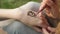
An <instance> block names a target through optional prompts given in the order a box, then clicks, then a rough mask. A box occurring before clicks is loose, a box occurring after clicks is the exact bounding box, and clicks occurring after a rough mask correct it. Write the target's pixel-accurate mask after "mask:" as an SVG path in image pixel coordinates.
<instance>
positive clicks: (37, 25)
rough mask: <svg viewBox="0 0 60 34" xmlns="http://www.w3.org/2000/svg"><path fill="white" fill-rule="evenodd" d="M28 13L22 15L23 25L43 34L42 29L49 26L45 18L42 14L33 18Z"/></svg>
mask: <svg viewBox="0 0 60 34" xmlns="http://www.w3.org/2000/svg"><path fill="white" fill-rule="evenodd" d="M27 13H28V12H22V13H21V15H20V18H19V19H18V20H20V21H21V22H22V23H23V24H25V25H27V26H29V27H31V28H33V29H34V30H36V31H38V32H41V31H42V27H44V28H46V27H48V26H49V24H48V22H47V20H46V19H45V16H44V15H43V14H42V13H39V15H37V16H36V17H31V16H29V15H27Z"/></svg>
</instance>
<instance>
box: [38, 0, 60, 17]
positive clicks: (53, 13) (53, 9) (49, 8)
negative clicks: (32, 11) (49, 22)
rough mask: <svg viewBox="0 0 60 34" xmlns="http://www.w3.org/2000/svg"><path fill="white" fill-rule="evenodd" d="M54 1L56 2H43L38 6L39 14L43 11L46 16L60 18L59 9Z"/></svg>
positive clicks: (50, 0)
mask: <svg viewBox="0 0 60 34" xmlns="http://www.w3.org/2000/svg"><path fill="white" fill-rule="evenodd" d="M56 1H57V0H43V2H42V3H41V6H40V9H39V12H41V11H43V10H44V9H45V11H46V14H47V16H49V17H52V18H58V17H60V16H59V14H60V12H59V8H58V4H57V2H56Z"/></svg>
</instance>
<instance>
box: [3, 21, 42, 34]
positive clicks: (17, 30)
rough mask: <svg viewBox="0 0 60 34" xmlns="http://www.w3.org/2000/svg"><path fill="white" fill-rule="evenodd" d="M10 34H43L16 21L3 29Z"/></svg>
mask: <svg viewBox="0 0 60 34" xmlns="http://www.w3.org/2000/svg"><path fill="white" fill-rule="evenodd" d="M3 29H4V30H5V31H6V32H7V33H8V34H41V33H39V32H37V31H35V30H34V29H32V28H30V27H28V26H26V25H24V24H23V23H21V22H18V21H14V22H13V23H11V24H9V25H8V26H6V27H4V28H3Z"/></svg>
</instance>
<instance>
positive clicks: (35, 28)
mask: <svg viewBox="0 0 60 34" xmlns="http://www.w3.org/2000/svg"><path fill="white" fill-rule="evenodd" d="M33 29H34V30H36V31H37V32H42V30H41V28H39V27H37V26H34V27H33Z"/></svg>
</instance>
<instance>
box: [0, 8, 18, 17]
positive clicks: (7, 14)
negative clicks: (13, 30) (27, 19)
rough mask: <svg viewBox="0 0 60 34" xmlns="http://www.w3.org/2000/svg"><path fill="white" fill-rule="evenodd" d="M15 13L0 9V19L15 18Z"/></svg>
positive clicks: (14, 11) (12, 10)
mask: <svg viewBox="0 0 60 34" xmlns="http://www.w3.org/2000/svg"><path fill="white" fill-rule="evenodd" d="M17 16H18V15H17V11H16V10H14V9H0V18H17Z"/></svg>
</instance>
